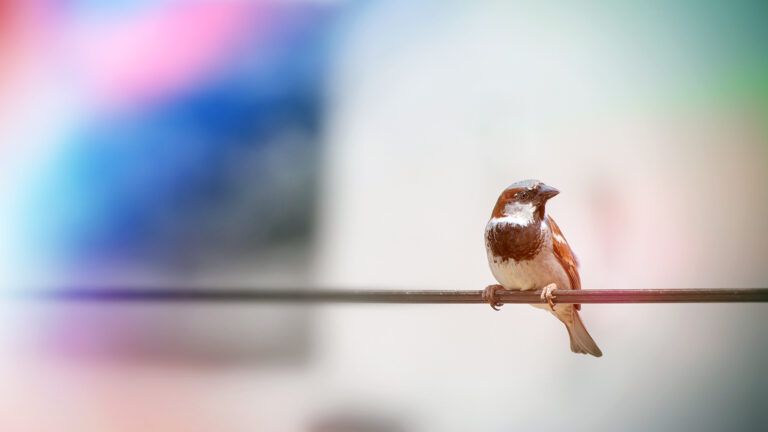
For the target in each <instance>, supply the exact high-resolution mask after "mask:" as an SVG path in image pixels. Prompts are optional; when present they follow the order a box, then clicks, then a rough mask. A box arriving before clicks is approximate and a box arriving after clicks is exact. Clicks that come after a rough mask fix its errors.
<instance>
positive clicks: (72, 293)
mask: <svg viewBox="0 0 768 432" xmlns="http://www.w3.org/2000/svg"><path fill="white" fill-rule="evenodd" d="M540 294H541V291H507V290H505V291H500V292H497V296H496V297H497V299H498V300H499V302H500V303H523V304H534V303H546V301H544V300H542V299H541V297H540ZM553 294H554V295H555V303H564V304H572V303H744V302H768V288H745V289H731V288H717V289H638V290H555V291H554V292H553ZM10 297H11V298H14V299H22V300H36V301H86V302H230V303H252V302H253V303H261V302H280V303H399V304H403V303H412V304H457V303H486V300H485V299H484V298H483V291H482V290H477V291H443V290H361V289H350V290H346V289H305V288H299V289H296V288H284V289H277V288H268V289H261V288H255V287H253V288H248V287H245V288H231V287H219V288H215V287H205V288H203V287H198V288H171V287H146V286H143V287H115V286H111V287H71V288H62V289H46V290H40V289H37V290H27V291H14V292H12V293H11V295H10Z"/></svg>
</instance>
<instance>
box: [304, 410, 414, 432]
mask: <svg viewBox="0 0 768 432" xmlns="http://www.w3.org/2000/svg"><path fill="white" fill-rule="evenodd" d="M407 430H409V429H408V428H406V427H405V425H404V424H403V422H402V419H399V418H395V417H393V416H387V415H385V414H383V413H382V412H381V410H380V409H377V410H371V413H369V414H365V413H363V412H338V413H336V414H329V415H327V416H325V417H323V418H321V419H318V420H316V421H315V422H313V423H312V425H311V426H310V427H309V431H310V432H406V431H407Z"/></svg>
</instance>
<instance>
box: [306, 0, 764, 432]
mask: <svg viewBox="0 0 768 432" xmlns="http://www.w3.org/2000/svg"><path fill="white" fill-rule="evenodd" d="M373 9H374V10H372V11H370V13H368V14H366V15H365V16H364V17H363V18H362V19H360V20H359V21H357V22H355V24H354V25H353V26H351V29H350V31H349V34H346V35H345V36H346V37H345V38H344V40H345V44H344V45H343V48H342V49H341V54H340V56H339V59H338V63H337V66H338V67H337V69H336V71H335V72H336V73H335V78H336V79H335V81H334V84H335V86H334V87H333V88H334V90H335V91H334V92H333V93H332V95H333V98H332V99H333V105H332V107H331V113H332V115H331V123H330V130H329V133H328V136H327V146H328V154H327V158H326V159H327V161H328V165H327V168H326V170H325V172H326V173H327V177H326V183H325V191H326V193H325V195H324V197H323V203H324V209H323V212H322V214H321V219H322V221H323V222H322V230H321V232H322V236H321V243H320V249H319V254H318V256H319V266H318V272H319V274H318V277H319V280H320V281H321V282H322V283H323V284H330V285H343V286H344V285H348V286H372V287H391V288H435V289H439V288H442V289H481V288H482V287H484V286H485V285H487V284H489V283H493V282H494V281H493V279H492V276H491V274H490V272H489V270H488V268H487V264H486V261H485V251H484V246H483V237H482V233H483V228H484V225H485V222H486V221H487V218H488V216H489V214H490V210H491V208H492V206H493V204H494V202H495V199H496V197H497V195H498V193H499V192H500V191H501V190H502V189H503V188H504V187H506V186H507V185H508V184H509V183H511V182H513V181H516V180H520V179H525V178H538V179H541V180H543V181H545V182H547V183H548V184H551V185H554V186H555V187H557V188H559V189H560V190H561V191H562V193H561V195H560V196H558V197H557V198H555V199H554V200H553V201H551V202H550V204H549V206H548V211H549V212H550V213H551V214H553V215H554V216H555V217H556V219H557V220H558V223H559V224H560V226H561V227H562V228H563V230H564V231H565V234H566V236H567V237H568V239H569V241H570V242H571V244H572V246H573V247H574V248H575V250H576V252H577V254H578V256H579V258H580V259H581V262H582V269H581V272H582V279H583V285H584V287H585V288H660V287H665V288H687V287H754V286H761V284H764V283H765V281H766V277H767V276H768V269H766V267H765V265H764V260H765V257H766V256H768V246H766V244H768V242H766V240H768V238H767V237H768V231H767V230H766V229H765V227H766V226H765V221H766V220H768V219H767V217H768V193H767V192H768V187H767V186H768V174H766V171H765V169H764V168H765V163H766V161H767V159H766V145H765V144H766V143H767V142H768V134H766V130H765V125H764V123H762V122H761V121H760V119H759V117H757V116H754V115H753V116H750V113H751V111H750V107H748V106H742V105H739V104H738V103H737V104H730V103H728V102H729V101H725V103H724V102H723V101H722V100H720V99H718V98H717V97H711V98H708V97H707V92H706V90H707V87H706V86H707V85H708V83H709V81H708V80H716V79H717V75H716V74H717V72H718V71H717V68H718V65H717V64H715V62H718V61H719V60H720V59H719V58H718V56H719V55H720V54H721V53H714V54H713V53H712V52H709V51H706V50H704V48H701V47H700V48H701V49H698V50H697V47H696V46H694V44H692V43H691V41H690V39H689V38H690V36H691V35H690V34H688V35H686V34H685V30H686V29H680V28H676V27H675V22H674V20H672V22H668V21H665V20H664V19H659V17H658V16H657V17H654V16H653V15H648V16H643V15H642V14H639V16H633V18H635V19H637V20H639V22H632V23H631V24H627V25H623V22H620V21H621V20H622V19H625V18H622V17H621V16H620V14H618V13H617V14H612V13H611V11H610V10H607V11H606V10H599V11H598V10H591V9H589V8H577V7H575V6H565V5H561V7H545V6H531V5H528V6H526V7H515V6H509V5H506V4H503V3H493V4H488V3H475V4H472V5H466V4H465V5H453V6H447V5H445V4H440V5H435V6H434V7H432V8H430V7H416V6H411V5H404V4H402V3H396V4H383V5H380V6H379V7H377V8H373ZM637 9H638V10H634V9H633V10H630V11H628V12H630V13H633V12H642V11H640V10H639V9H642V8H639V7H638V8H637ZM425 22H429V25H428V26H425V25H423V24H424V23H425ZM690 32H692V33H694V30H690ZM694 36H695V34H694ZM694 42H695V41H694ZM710 63H711V64H710ZM707 73H709V74H710V76H704V77H701V76H700V75H701V74H707ZM697 92H699V93H701V92H703V93H704V94H703V95H702V94H698V93H697ZM763 312H764V311H763V309H762V308H761V306H748V305H741V306H723V305H708V306H705V305H690V306H672V305H645V306H644V305H635V306H626V305H625V306H585V307H584V311H583V316H584V319H585V322H586V323H587V327H588V328H589V329H590V331H591V332H592V334H593V336H594V337H595V339H596V340H597V341H598V343H599V345H600V346H601V347H602V348H603V351H604V352H605V357H604V358H601V359H593V358H585V357H582V356H577V355H573V354H571V353H570V352H569V351H568V343H567V336H566V332H565V330H564V329H563V328H562V326H561V325H560V324H559V323H558V322H557V321H556V320H554V319H553V318H552V317H550V316H548V315H547V314H544V313H542V312H541V311H538V310H534V309H533V308H530V307H522V306H507V307H505V308H504V309H503V311H502V312H500V313H494V312H492V311H491V310H490V308H488V307H481V306H434V307H420V306H412V307H408V306H392V307H355V308H351V307H345V308H333V309H327V310H325V314H324V315H323V318H324V321H325V323H326V326H327V328H326V329H325V330H324V333H325V334H326V337H325V338H324V339H323V340H322V342H323V343H322V345H321V347H322V348H323V351H324V352H325V356H324V357H323V359H324V361H323V363H322V367H321V369H322V372H321V373H322V375H324V376H326V375H327V374H328V372H329V371H330V375H328V376H327V378H326V379H327V380H328V382H329V383H330V384H329V385H331V386H332V387H333V388H335V389H336V390H337V393H338V394H339V395H340V396H339V397H340V398H341V399H344V398H350V394H352V395H355V396H354V398H361V399H363V400H366V399H370V400H371V401H372V402H371V403H375V404H378V403H388V404H395V405H399V406H401V407H402V409H403V410H404V412H406V413H409V414H411V415H412V416H414V417H415V418H417V419H418V420H414V423H413V425H415V426H414V428H415V430H425V431H430V430H441V431H465V430H513V429H521V430H532V429H534V428H535V429H536V430H564V429H566V428H568V429H569V430H574V429H576V430H588V429H589V430H615V429H621V430H648V429H662V430H663V429H667V430H668V429H675V428H682V427H686V428H688V427H694V428H703V429H706V430H716V429H720V428H722V427H726V426H736V427H738V426H739V424H741V425H745V424H746V425H749V424H751V423H750V422H752V421H754V420H755V419H754V415H755V412H754V411H750V410H749V408H748V406H747V407H744V406H741V409H740V404H741V403H743V402H741V401H742V400H751V399H753V398H758V400H759V398H763V400H765V399H764V398H765V397H767V396H768V394H766V393H765V390H764V387H761V386H760V385H759V384H754V385H746V386H745V382H752V378H754V377H755V375H757V374H760V372H759V370H757V369H756V368H755V365H757V364H759V361H757V360H756V359H758V360H759V359H763V361H764V360H765V359H766V358H768V352H767V349H768V341H766V340H765V338H764V337H762V336H761V334H763V333H764V331H763V330H764V327H765V325H766V324H768V321H767V320H766V319H765V318H764V314H763ZM748 365H753V366H752V367H753V368H752V369H750V367H749V366H748ZM764 381H765V380H762V381H761V382H763V383H764ZM373 401H378V402H373ZM382 401H383V402H382ZM744 412H746V413H747V415H746V416H745V415H744ZM641 413H649V415H644V414H641ZM739 422H741V423H739Z"/></svg>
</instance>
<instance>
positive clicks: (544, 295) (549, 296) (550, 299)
mask: <svg viewBox="0 0 768 432" xmlns="http://www.w3.org/2000/svg"><path fill="white" fill-rule="evenodd" d="M556 289H557V285H555V284H549V285H547V286H545V287H544V289H542V290H541V299H542V300H546V301H547V304H548V305H549V308H550V309H552V310H553V311H554V310H555V299H556V298H557V297H556V296H555V295H554V294H553V293H552V291H554V290H556Z"/></svg>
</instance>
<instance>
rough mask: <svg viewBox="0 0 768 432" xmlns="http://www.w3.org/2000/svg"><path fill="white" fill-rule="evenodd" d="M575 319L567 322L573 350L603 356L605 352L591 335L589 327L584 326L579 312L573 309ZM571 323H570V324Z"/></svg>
mask: <svg viewBox="0 0 768 432" xmlns="http://www.w3.org/2000/svg"><path fill="white" fill-rule="evenodd" d="M572 316H573V319H572V320H570V323H569V322H565V328H567V329H568V336H570V337H571V351H573V352H575V353H580V354H591V355H593V356H595V357H601V356H602V355H603V352H602V351H600V348H599V347H598V346H597V344H596V343H595V340H594V339H592V336H590V335H589V332H588V331H587V328H586V327H584V323H583V322H582V321H581V317H580V316H579V312H578V311H576V310H575V309H574V310H573V315H572ZM569 324H570V325H569Z"/></svg>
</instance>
